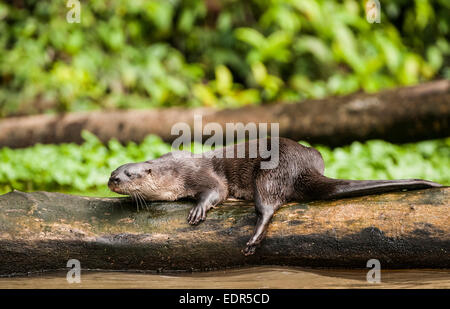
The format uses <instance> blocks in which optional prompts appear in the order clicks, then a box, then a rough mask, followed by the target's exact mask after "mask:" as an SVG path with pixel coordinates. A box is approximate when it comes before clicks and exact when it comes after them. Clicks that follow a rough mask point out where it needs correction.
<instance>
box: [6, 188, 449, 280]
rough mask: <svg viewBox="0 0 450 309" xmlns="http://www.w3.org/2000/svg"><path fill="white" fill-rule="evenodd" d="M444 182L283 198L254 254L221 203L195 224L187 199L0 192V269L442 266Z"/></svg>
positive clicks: (245, 220) (249, 223)
mask: <svg viewBox="0 0 450 309" xmlns="http://www.w3.org/2000/svg"><path fill="white" fill-rule="evenodd" d="M449 200H450V188H436V189H428V190H421V191H410V192H396V193H389V194H383V195H373V196H365V197H361V198H350V199H341V200H335V201H327V202H322V201H318V202H312V203H300V204H299V203H291V204H288V205H285V206H284V207H282V208H281V209H280V210H279V211H278V212H277V214H276V215H275V216H274V218H273V221H272V224H271V226H270V228H269V232H268V235H267V239H266V240H265V241H264V242H263V244H262V246H261V247H260V248H259V250H257V252H256V254H255V255H254V256H250V257H245V256H243V255H242V253H241V252H240V250H241V249H242V248H243V247H244V246H245V243H246V242H247V240H248V239H249V237H250V235H251V231H252V230H253V228H254V225H255V220H256V217H255V214H254V207H253V205H252V204H251V203H248V202H245V201H239V202H232V201H228V202H226V203H225V204H224V205H221V206H220V207H217V208H216V209H213V210H211V211H210V212H209V214H208V218H207V220H206V221H205V222H203V223H202V224H200V225H199V226H190V225H188V224H187V222H186V216H187V214H188V211H189V209H190V208H191V207H192V204H191V203H190V202H173V203H167V202H164V203H162V202H153V203H151V205H149V207H148V209H147V210H141V211H139V212H138V211H137V210H136V205H134V204H133V203H132V202H131V201H130V200H129V199H127V198H90V197H89V198H88V197H79V196H72V195H65V194H59V193H48V192H35V193H23V192H19V191H14V192H10V193H8V194H5V195H3V196H0V275H13V274H20V273H27V272H35V271H44V270H55V269H63V268H65V267H66V263H67V261H68V260H69V259H78V260H79V261H80V262H81V267H82V268H83V269H109V270H151V271H180V270H181V271H191V270H210V269H218V268H225V267H235V266H244V265H295V266H312V267H352V268H365V267H366V263H367V261H368V260H369V259H378V260H379V261H380V262H381V267H382V268H417V267H427V268H450V225H449V222H450V211H449V210H450V208H449Z"/></svg>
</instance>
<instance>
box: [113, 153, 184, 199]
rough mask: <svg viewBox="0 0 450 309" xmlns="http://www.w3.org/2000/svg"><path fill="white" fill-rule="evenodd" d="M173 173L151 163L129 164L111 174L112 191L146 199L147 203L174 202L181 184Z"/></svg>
mask: <svg viewBox="0 0 450 309" xmlns="http://www.w3.org/2000/svg"><path fill="white" fill-rule="evenodd" d="M177 178H178V177H176V176H175V175H173V171H171V170H168V169H167V168H165V169H164V167H163V166H160V164H157V163H152V162H151V161H147V162H139V163H128V164H124V165H122V166H120V167H119V168H117V169H116V170H115V171H113V172H112V173H111V177H110V178H109V181H108V187H109V189H110V190H111V191H113V192H116V193H119V194H124V195H130V196H131V197H133V198H135V199H137V198H144V199H145V200H147V201H152V200H153V201H155V200H161V201H173V200H176V199H177V198H178V194H179V192H180V183H179V180H178V179H177Z"/></svg>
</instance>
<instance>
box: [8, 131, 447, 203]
mask: <svg viewBox="0 0 450 309" xmlns="http://www.w3.org/2000/svg"><path fill="white" fill-rule="evenodd" d="M83 138H84V140H85V142H84V143H83V144H82V145H75V144H62V145H36V146H33V147H30V148H25V149H16V150H12V149H9V148H2V149H0V162H2V163H1V165H0V192H7V191H9V190H11V189H13V188H15V189H19V190H27V191H31V190H47V191H63V192H77V193H79V194H83V195H112V193H111V192H109V190H108V189H107V187H106V183H107V181H108V177H109V175H110V173H111V171H113V170H114V169H116V168H117V167H118V166H120V165H122V164H125V163H129V162H139V161H145V160H149V159H154V158H157V157H159V156H161V155H163V154H164V153H167V152H169V151H171V147H170V145H168V144H165V143H164V142H162V141H161V139H160V138H158V137H156V136H149V137H147V138H146V139H145V140H144V141H143V142H142V143H141V144H139V145H137V144H135V143H129V144H128V145H126V146H123V145H121V144H120V143H119V142H117V141H115V140H112V141H110V142H109V143H108V144H107V145H104V144H102V143H101V142H100V141H99V140H98V139H97V138H96V137H95V136H94V135H92V134H90V133H88V132H84V133H83ZM317 148H318V149H319V150H320V152H321V153H322V155H323V158H324V160H325V166H326V170H325V174H326V175H327V176H330V177H336V178H348V179H401V178H424V179H428V180H434V181H437V182H440V183H443V184H447V185H448V184H450V175H449V173H448V170H449V168H450V138H447V139H441V140H433V141H424V142H419V143H415V144H405V145H394V144H390V143H388V142H383V141H378V140H373V141H368V142H366V143H359V142H354V143H353V144H351V145H350V146H346V147H342V148H336V149H333V150H331V149H329V148H327V147H323V146H318V147H317Z"/></svg>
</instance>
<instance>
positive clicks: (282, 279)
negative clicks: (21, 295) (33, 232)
mask: <svg viewBox="0 0 450 309" xmlns="http://www.w3.org/2000/svg"><path fill="white" fill-rule="evenodd" d="M367 271H368V269H362V270H330V269H307V268H295V267H266V266H264V267H251V268H241V269H232V270H224V271H212V272H202V273H182V274H150V273H135V272H112V271H82V273H81V283H79V284H75V283H74V284H69V283H68V282H67V280H66V272H65V271H59V272H52V273H45V274H41V275H31V276H26V277H13V278H0V288H2V289H3V288H21V289H22V288H26V289H28V288H53V289H61V288H63V289H64V288H67V289H70V288H87V289H89V288H107V289H109V288H120V289H122V288H138V289H140V288H149V289H152V288H162V289H171V288H181V289H182V288H199V289H201V288H224V289H229V288H240V289H245V288H256V289H259V288H261V289H264V288H274V289H278V288H293V289H303V288H318V289H322V288H331V289H333V288H431V289H433V288H447V289H448V288H450V270H449V269H446V270H422V269H421V270H384V271H383V270H382V271H381V283H379V284H377V283H368V282H367V280H366V274H367Z"/></svg>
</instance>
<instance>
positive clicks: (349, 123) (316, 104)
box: [0, 80, 450, 148]
mask: <svg viewBox="0 0 450 309" xmlns="http://www.w3.org/2000/svg"><path fill="white" fill-rule="evenodd" d="M194 115H202V116H203V125H205V124H206V123H209V122H217V123H219V124H220V125H221V126H222V128H225V124H226V123H238V122H241V123H244V124H247V123H249V122H253V123H256V124H259V123H279V128H280V136H283V137H288V138H291V139H293V140H297V141H298V140H305V141H308V142H310V143H313V144H317V143H319V144H325V145H329V146H339V145H343V144H348V143H350V142H352V141H355V140H360V141H363V140H368V139H376V138H380V139H384V140H387V141H391V142H412V141H418V140H423V139H431V138H440V137H447V136H448V132H449V131H450V81H449V80H440V81H435V82H430V83H425V84H421V85H417V86H413V87H404V88H397V89H392V90H386V91H382V92H380V93H376V94H364V93H357V94H352V95H348V96H342V97H334V98H327V99H323V100H307V101H302V102H300V103H295V104H294V103H293V104H268V105H260V106H247V107H243V108H239V109H225V110H216V109H211V108H200V109H182V108H169V109H163V110H161V109H159V110H158V109H154V110H122V111H99V112H90V113H68V114H63V115H56V116H55V115H37V116H29V117H15V118H5V119H3V120H0V147H4V146H7V147H11V148H19V147H27V146H30V145H33V144H35V143H63V142H75V143H81V142H82V137H81V131H82V130H84V129H85V130H88V131H90V132H92V133H94V134H95V135H97V136H98V137H99V138H100V140H102V141H103V142H107V141H109V140H110V139H112V138H117V139H118V140H119V141H120V142H124V143H125V142H128V141H135V142H140V141H142V140H143V139H144V138H145V137H146V136H147V135H148V134H156V135H158V136H160V137H161V138H162V139H163V140H165V141H166V142H172V141H173V140H174V139H175V138H176V136H175V135H172V134H171V128H172V126H173V125H174V124H175V123H178V122H184V123H186V124H188V125H189V126H190V127H191V128H193V123H194ZM207 137H208V136H205V137H204V138H207Z"/></svg>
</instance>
